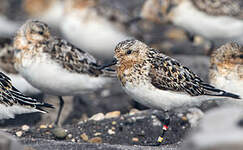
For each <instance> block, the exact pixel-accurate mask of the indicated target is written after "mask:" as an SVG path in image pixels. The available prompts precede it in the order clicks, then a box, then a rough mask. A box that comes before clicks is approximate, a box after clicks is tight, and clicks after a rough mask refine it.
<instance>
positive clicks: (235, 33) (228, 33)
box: [173, 0, 243, 43]
mask: <svg viewBox="0 0 243 150" xmlns="http://www.w3.org/2000/svg"><path fill="white" fill-rule="evenodd" d="M173 23H175V24H176V25H178V26H181V27H183V28H185V29H187V30H188V31H191V32H194V33H196V34H201V35H203V36H205V37H206V38H209V39H226V40H236V41H238V42H241V43H243V21H242V20H240V19H236V18H233V17H228V16H218V17H216V16H209V15H208V14H206V13H204V12H202V11H199V10H198V9H196V8H195V7H194V6H193V4H192V3H191V2H190V1H189V0H185V1H183V2H182V4H180V5H179V6H178V7H177V8H176V9H174V12H173Z"/></svg>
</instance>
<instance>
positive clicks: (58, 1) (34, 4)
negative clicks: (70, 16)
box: [22, 0, 63, 30]
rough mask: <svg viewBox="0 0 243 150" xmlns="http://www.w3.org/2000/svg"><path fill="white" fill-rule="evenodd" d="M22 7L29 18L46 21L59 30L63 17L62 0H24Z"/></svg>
mask: <svg viewBox="0 0 243 150" xmlns="http://www.w3.org/2000/svg"><path fill="white" fill-rule="evenodd" d="M22 7H23V10H24V12H26V13H27V15H28V17H29V18H35V19H38V20H41V21H44V22H46V23H48V25H49V26H52V28H54V29H57V30H58V28H59V24H60V22H61V20H62V17H63V1H62V0H34V1H33V0H23V1H22Z"/></svg>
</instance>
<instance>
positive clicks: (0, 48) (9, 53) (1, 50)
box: [0, 40, 41, 95]
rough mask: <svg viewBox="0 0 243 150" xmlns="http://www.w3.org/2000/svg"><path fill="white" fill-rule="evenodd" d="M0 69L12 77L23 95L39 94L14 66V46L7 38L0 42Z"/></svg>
mask: <svg viewBox="0 0 243 150" xmlns="http://www.w3.org/2000/svg"><path fill="white" fill-rule="evenodd" d="M0 71H1V72H3V73H4V74H6V75H7V76H9V78H11V79H12V84H13V86H14V87H16V88H17V89H18V90H19V91H20V92H22V93H24V94H25V95H36V94H40V93H41V91H40V90H38V89H36V88H34V87H33V86H32V85H31V84H30V83H29V82H27V81H26V80H25V79H24V78H23V77H22V76H21V75H20V74H19V73H18V71H17V70H16V69H15V68H14V47H13V44H12V42H11V40H10V41H8V40H5V41H4V43H1V44H0Z"/></svg>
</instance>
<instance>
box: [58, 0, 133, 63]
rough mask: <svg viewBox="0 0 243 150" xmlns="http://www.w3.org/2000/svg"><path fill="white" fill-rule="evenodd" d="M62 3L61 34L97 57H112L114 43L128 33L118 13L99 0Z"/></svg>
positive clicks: (125, 37) (124, 37)
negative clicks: (104, 6)
mask: <svg viewBox="0 0 243 150" xmlns="http://www.w3.org/2000/svg"><path fill="white" fill-rule="evenodd" d="M64 6H65V8H64V16H63V18H62V22H61V25H60V29H61V31H62V33H63V35H64V37H65V38H66V39H67V40H68V41H70V42H72V43H73V44H74V45H75V46H77V47H79V48H81V49H85V50H87V51H89V52H90V53H91V54H93V55H95V56H97V57H98V58H100V59H104V58H105V59H109V58H112V56H113V49H114V47H115V46H116V44H117V43H119V42H120V41H122V40H125V39H127V38H128V37H129V35H128V34H127V32H126V30H125V26H124V25H123V24H122V21H120V20H119V18H118V17H116V16H118V15H117V13H116V12H115V11H113V12H112V10H111V11H110V10H108V8H103V7H102V5H101V4H100V3H99V1H98V0H66V1H65V5H64ZM105 13H108V14H105Z"/></svg>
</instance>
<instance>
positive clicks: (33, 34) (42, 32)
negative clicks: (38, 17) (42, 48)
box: [14, 20, 51, 50]
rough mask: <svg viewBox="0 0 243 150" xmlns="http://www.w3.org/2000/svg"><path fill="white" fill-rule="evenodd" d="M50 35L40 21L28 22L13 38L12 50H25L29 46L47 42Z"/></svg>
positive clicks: (46, 27)
mask: <svg viewBox="0 0 243 150" xmlns="http://www.w3.org/2000/svg"><path fill="white" fill-rule="evenodd" d="M50 37H51V34H50V32H49V29H48V26H47V25H46V24H45V23H43V22H41V21H33V20H28V21H27V22H26V23H25V24H23V25H22V26H21V27H20V29H19V30H18V31H17V33H16V36H15V38H14V48H15V49H19V50H27V49H28V48H27V47H28V45H29V44H39V43H43V42H44V41H47V40H49V39H50Z"/></svg>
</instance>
